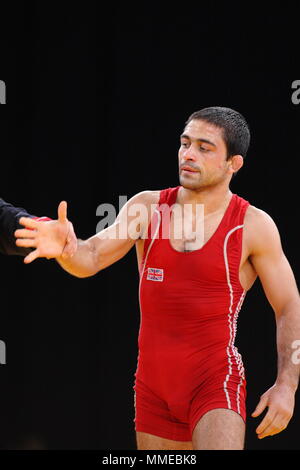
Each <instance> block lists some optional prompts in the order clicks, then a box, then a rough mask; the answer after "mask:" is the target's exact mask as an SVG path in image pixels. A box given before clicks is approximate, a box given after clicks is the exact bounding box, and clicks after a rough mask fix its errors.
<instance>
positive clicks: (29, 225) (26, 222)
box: [19, 217, 39, 229]
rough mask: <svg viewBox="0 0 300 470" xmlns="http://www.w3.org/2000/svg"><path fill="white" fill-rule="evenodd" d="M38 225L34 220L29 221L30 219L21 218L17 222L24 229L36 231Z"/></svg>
mask: <svg viewBox="0 0 300 470" xmlns="http://www.w3.org/2000/svg"><path fill="white" fill-rule="evenodd" d="M38 223H39V222H37V221H36V220H34V219H31V218H30V217H21V218H20V220H19V224H21V225H24V227H26V228H31V229H36V228H37V227H38Z"/></svg>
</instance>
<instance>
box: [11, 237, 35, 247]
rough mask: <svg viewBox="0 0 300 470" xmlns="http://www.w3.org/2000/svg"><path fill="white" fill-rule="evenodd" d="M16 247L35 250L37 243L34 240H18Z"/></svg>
mask: <svg viewBox="0 0 300 470" xmlns="http://www.w3.org/2000/svg"><path fill="white" fill-rule="evenodd" d="M16 245H17V246H22V247H23V248H35V247H36V246H37V241H36V239H35V238H18V239H17V240H16Z"/></svg>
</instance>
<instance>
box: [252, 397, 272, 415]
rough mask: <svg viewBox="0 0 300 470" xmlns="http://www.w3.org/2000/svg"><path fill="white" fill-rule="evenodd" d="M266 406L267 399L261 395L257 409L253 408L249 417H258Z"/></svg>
mask: <svg viewBox="0 0 300 470" xmlns="http://www.w3.org/2000/svg"><path fill="white" fill-rule="evenodd" d="M267 404H268V397H267V396H265V395H262V396H261V398H260V400H259V403H258V405H257V407H256V408H255V410H254V411H253V413H252V415H251V416H252V417H253V418H256V417H257V416H259V415H260V414H261V413H262V412H263V411H264V409H265V408H266V406H267Z"/></svg>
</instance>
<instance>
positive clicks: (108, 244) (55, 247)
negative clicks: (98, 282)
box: [15, 191, 153, 277]
mask: <svg viewBox="0 0 300 470" xmlns="http://www.w3.org/2000/svg"><path fill="white" fill-rule="evenodd" d="M151 197H152V192H151V191H144V192H142V193H139V194H137V195H135V196H134V197H132V198H131V199H130V200H129V201H128V202H127V203H126V204H125V205H124V206H123V207H122V209H121V211H120V213H119V215H118V217H117V218H116V220H115V222H114V223H113V224H112V225H110V226H109V227H107V228H106V229H104V230H102V231H101V232H99V233H97V234H96V235H94V236H92V237H90V238H88V239H87V240H77V239H76V236H75V233H74V230H73V226H72V224H71V222H70V221H68V219H67V204H66V202H64V201H63V202H61V203H60V206H59V211H58V213H59V214H58V220H56V221H51V222H45V223H44V224H41V223H38V222H35V221H32V220H30V219H25V218H22V219H21V220H20V223H21V224H22V225H24V226H25V227H26V229H23V230H17V231H16V233H15V235H16V237H18V240H17V245H18V246H23V247H24V246H26V247H29V246H30V247H35V251H34V252H32V253H31V254H30V255H28V256H27V257H26V258H25V260H24V261H25V262H26V263H30V262H31V261H33V260H34V259H36V258H38V257H47V258H56V260H57V261H58V263H59V264H60V265H61V266H62V268H63V269H65V270H66V271H67V272H69V273H70V274H73V275H74V276H76V277H88V276H92V275H94V274H96V273H97V272H98V271H100V270H101V269H104V268H106V267H107V266H110V265H111V264H113V263H115V262H116V261H118V260H119V259H120V258H122V257H123V256H125V254H126V253H128V251H129V250H130V249H131V248H132V247H133V245H134V244H135V242H136V240H137V239H138V238H139V237H140V235H141V233H142V232H143V231H144V229H145V227H147V226H148V220H149V210H150V209H149V206H150V201H151ZM152 199H153V198H152ZM28 229H31V230H28ZM32 229H33V230H32ZM66 242H68V243H69V244H70V243H73V242H74V243H76V250H74V254H72V256H71V255H70V254H68V253H67V254H66V253H65V251H64V246H65V243H66Z"/></svg>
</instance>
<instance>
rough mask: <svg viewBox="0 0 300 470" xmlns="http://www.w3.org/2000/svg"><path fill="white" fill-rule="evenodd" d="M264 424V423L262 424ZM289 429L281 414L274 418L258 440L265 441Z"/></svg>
mask: <svg viewBox="0 0 300 470" xmlns="http://www.w3.org/2000/svg"><path fill="white" fill-rule="evenodd" d="M261 424H262V423H261ZM286 427H287V423H286V422H285V421H284V420H283V419H282V417H281V415H280V414H277V415H276V416H274V418H273V419H272V420H271V421H270V422H269V424H268V425H267V426H266V427H265V428H264V429H263V431H261V432H260V433H259V434H258V436H257V437H258V439H263V438H264V437H267V436H274V435H275V434H278V433H280V432H281V431H283V430H284V429H285V428H286ZM259 428H260V426H259V427H258V428H257V430H256V432H257V431H258V430H259Z"/></svg>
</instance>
